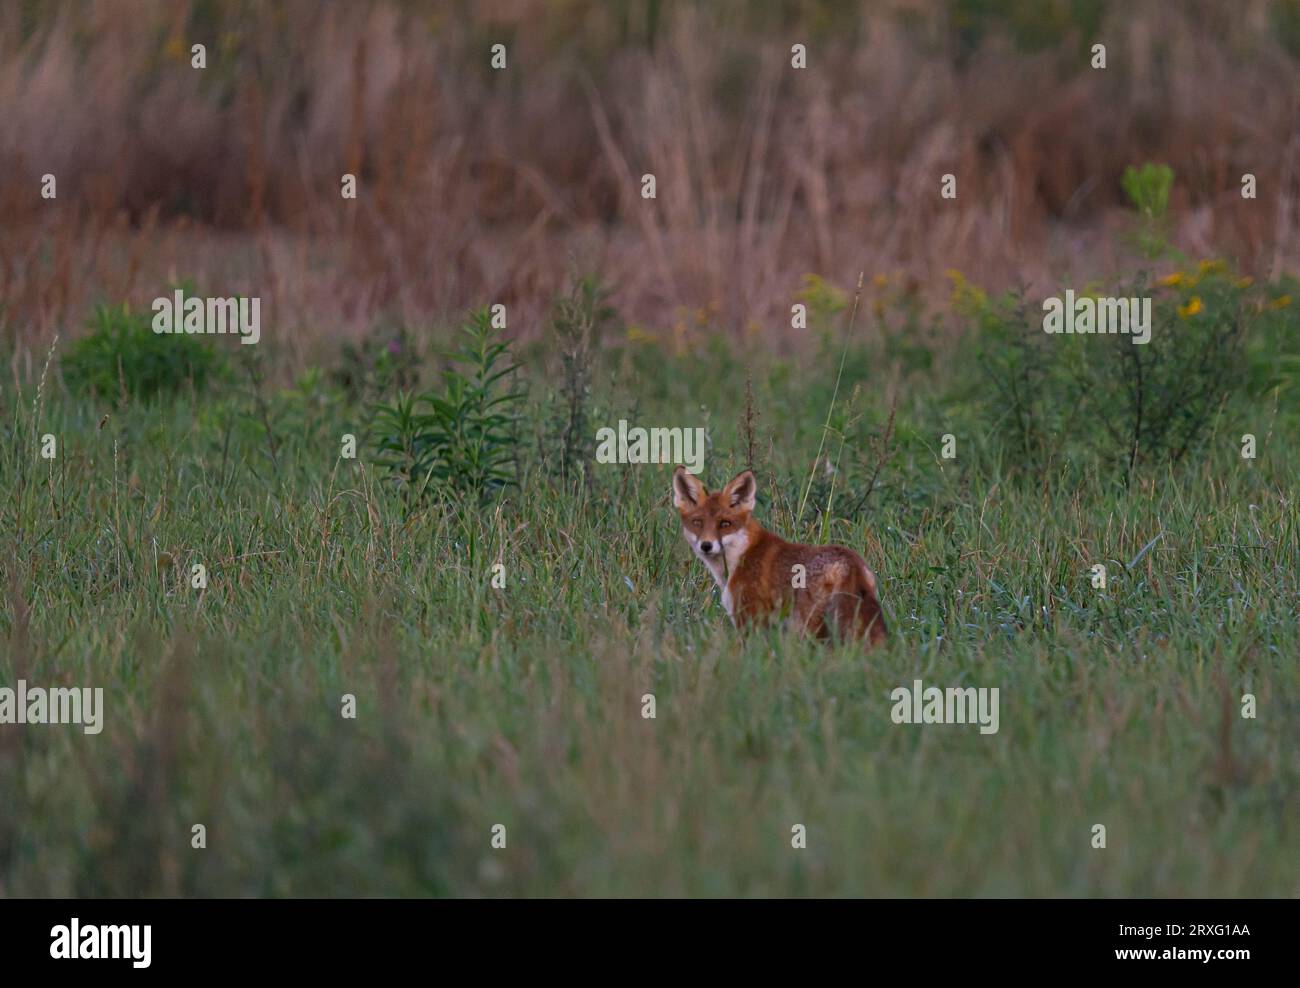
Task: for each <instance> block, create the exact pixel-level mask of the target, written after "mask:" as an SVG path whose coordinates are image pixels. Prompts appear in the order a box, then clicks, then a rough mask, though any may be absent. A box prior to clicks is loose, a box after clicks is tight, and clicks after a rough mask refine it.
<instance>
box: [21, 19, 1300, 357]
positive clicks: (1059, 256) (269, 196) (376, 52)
mask: <svg viewBox="0 0 1300 988" xmlns="http://www.w3.org/2000/svg"><path fill="white" fill-rule="evenodd" d="M195 43H202V44H204V45H205V46H206V49H207V59H208V61H207V67H206V68H205V69H203V70H197V69H194V68H192V67H191V62H190V59H191V55H190V49H191V46H192V45H193V44H195ZM496 43H502V44H505V45H507V47H508V68H507V69H506V70H504V71H493V70H492V69H491V68H490V67H489V48H490V46H491V45H493V44H496ZM795 43H801V44H805V45H807V46H808V58H809V67H808V68H807V69H806V70H802V71H799V70H794V69H792V68H791V66H790V47H791V45H792V44H795ZM1094 43H1104V44H1105V45H1106V49H1107V65H1106V68H1105V69H1104V70H1097V69H1093V68H1092V67H1091V64H1090V59H1091V55H1090V48H1091V46H1092V44H1094ZM1298 93H1300V0H1243V2H1240V3H1232V4H1224V3H1221V2H1216V0H1187V2H1180V3H1170V2H1162V0H1133V2H1125V3H1114V2H1107V0H875V2H863V3H831V2H822V0H784V2H721V3H693V2H674V0H618V2H611V3H605V2H595V0H545V2H543V0H511V2H504V0H503V2H484V3H469V2H464V3H417V2H398V0H392V2H387V0H381V2H374V3H356V4H335V5H326V6H322V5H320V4H318V3H315V2H311V0H303V2H273V3H252V2H241V0H179V2H175V3H135V2H125V0H123V2H117V0H107V2H101V3H96V4H84V3H79V2H60V0H50V2H42V3H29V2H22V3H15V4H8V5H5V7H4V9H3V10H0V106H3V107H4V111H5V127H4V128H3V131H2V132H0V173H2V174H3V175H4V176H5V180H4V181H3V182H2V183H0V214H2V215H3V216H4V224H3V229H2V230H0V297H3V299H4V308H3V312H0V340H2V341H4V342H6V343H8V344H9V345H11V346H14V345H19V346H20V349H22V350H23V351H24V358H23V359H24V361H25V362H26V366H27V368H28V369H29V370H30V367H31V364H32V363H33V362H35V361H39V359H40V354H39V353H37V354H36V356H35V357H32V356H30V355H29V354H28V353H27V350H28V348H27V346H26V345H27V344H32V347H31V350H32V351H33V352H35V351H39V350H40V349H41V347H42V346H43V345H44V344H47V343H48V341H49V340H50V339H51V338H52V336H53V334H54V333H55V332H56V331H59V330H60V329H62V330H63V331H64V332H65V333H68V332H75V331H76V330H75V327H79V326H81V325H84V323H85V320H86V318H87V317H88V316H89V315H90V313H91V311H92V309H93V307H94V305H96V304H98V303H100V302H105V301H107V302H110V303H114V304H116V303H121V302H124V301H125V302H131V303H133V304H134V305H136V306H137V307H143V306H146V305H147V304H148V302H149V300H150V299H152V298H153V297H154V296H155V295H156V294H157V293H158V291H159V285H160V284H163V283H167V282H170V281H175V280H178V279H181V278H185V279H192V280H193V281H194V282H195V283H196V284H197V285H198V286H199V288H200V289H201V290H211V291H213V292H217V293H220V294H229V293H234V292H238V293H241V294H250V295H252V294H256V295H258V296H260V297H262V298H263V299H264V300H265V304H266V306H267V308H264V310H263V311H264V313H265V314H266V315H267V317H268V321H271V322H273V324H274V326H275V327H276V330H275V331H274V332H273V333H272V337H271V340H270V341H269V342H270V345H272V346H274V347H277V348H278V354H279V356H280V357H281V358H282V361H281V362H278V363H277V367H276V372H277V373H285V374H291V373H293V372H296V371H298V370H301V369H302V368H303V367H304V366H306V365H307V364H309V363H310V362H312V359H313V358H312V355H311V353H310V351H311V350H312V349H313V347H314V346H315V345H316V344H317V343H318V342H320V341H322V340H326V341H329V345H330V346H331V347H332V346H334V345H335V344H337V343H338V342H339V341H344V340H351V341H352V342H354V343H357V344H359V343H360V341H361V340H362V339H363V338H364V336H365V335H366V334H367V333H369V332H371V331H373V330H375V328H376V327H378V326H380V325H384V324H387V325H390V326H391V325H406V326H412V325H418V324H439V325H442V326H448V327H450V326H453V325H455V323H456V321H457V320H458V319H459V318H460V316H461V315H462V314H463V313H464V312H465V311H467V310H469V309H472V308H476V307H478V306H481V305H485V304H489V303H490V302H501V303H505V304H507V305H508V306H509V308H510V311H511V315H512V326H511V335H514V336H519V335H524V336H528V335H535V334H537V333H539V332H540V330H541V326H542V322H543V317H544V315H545V314H546V312H547V311H548V310H549V307H550V304H551V302H552V300H553V299H554V298H555V297H557V296H558V295H561V294H564V293H565V292H566V291H567V290H568V289H567V286H568V285H569V284H570V283H571V281H572V275H573V272H574V270H577V271H579V272H581V273H583V274H593V275H595V276H597V277H599V278H600V279H601V280H602V281H603V283H604V284H605V285H607V286H608V288H609V291H610V293H611V301H612V302H613V304H615V305H616V306H617V307H618V308H619V310H620V311H621V312H622V313H623V314H624V316H625V317H626V318H627V320H628V321H629V322H630V323H632V324H634V325H636V326H639V327H640V328H642V329H643V330H645V331H647V332H649V333H650V334H652V335H659V336H661V338H664V339H668V340H671V341H673V342H674V343H676V344H678V345H681V344H685V343H689V342H692V341H693V340H695V339H697V338H698V337H699V336H701V335H702V334H703V333H706V332H723V333H725V334H727V335H728V336H729V337H730V338H732V339H742V338H743V339H747V340H753V339H755V338H761V339H762V340H764V341H765V342H768V343H770V344H771V345H773V346H774V347H776V348H778V349H786V350H788V349H789V348H790V347H797V346H799V345H800V343H799V339H798V337H797V335H796V334H795V333H793V332H792V331H791V329H790V322H789V306H790V304H791V303H792V301H793V299H794V297H795V296H796V294H797V293H798V292H799V290H800V288H801V286H802V284H803V280H804V278H805V277H806V276H807V275H809V274H813V275H816V276H818V277H819V278H821V279H824V280H825V281H826V282H827V283H829V284H830V285H832V286H835V287H837V288H838V289H839V290H840V291H848V290H850V289H851V288H852V286H853V284H854V282H855V281H856V276H857V273H858V272H859V271H866V273H867V276H868V278H871V277H873V276H876V275H887V276H892V277H895V278H897V279H898V280H899V281H900V282H901V283H904V284H906V285H907V286H908V287H909V291H911V292H914V293H915V294H916V295H917V296H918V299H919V300H920V301H922V302H923V303H925V304H927V305H933V304H935V303H942V302H943V301H944V300H945V298H946V292H947V281H946V277H945V272H946V271H948V270H950V269H956V270H959V271H961V272H962V273H963V274H964V275H965V276H966V277H967V278H968V279H969V280H970V281H972V282H973V283H975V284H978V285H981V286H982V287H984V288H986V289H988V290H992V291H1001V290H1004V289H1008V288H1014V287H1023V288H1025V289H1027V290H1029V291H1031V292H1038V293H1050V292H1052V291H1054V290H1055V288H1056V286H1058V285H1059V284H1061V283H1063V282H1064V281H1067V280H1075V281H1078V280H1087V279H1092V278H1096V277H1108V276H1111V275H1114V274H1116V273H1118V272H1120V271H1122V270H1124V268H1125V264H1126V259H1125V257H1124V256H1123V255H1122V254H1120V253H1118V252H1117V250H1116V238H1115V236H1114V234H1115V231H1116V228H1117V225H1122V224H1123V222H1124V220H1123V218H1122V215H1121V214H1122V211H1123V210H1124V208H1125V206H1126V198H1125V195H1124V192H1123V187H1122V176H1123V172H1124V169H1125V168H1126V167H1128V166H1130V165H1133V164H1140V163H1142V162H1145V161H1156V162H1161V163H1163V164H1166V165H1168V166H1170V167H1172V169H1173V170H1174V172H1175V173H1176V174H1177V176H1178V182H1177V183H1176V185H1175V186H1174V188H1173V190H1172V196H1171V200H1170V204H1169V219H1168V223H1169V231H1168V234H1169V238H1170V240H1171V242H1172V243H1173V245H1175V246H1176V247H1178V248H1180V249H1182V250H1184V251H1186V252H1187V253H1188V254H1189V255H1192V256H1196V257H1200V258H1225V259H1227V260H1229V261H1230V262H1232V264H1233V266H1234V268H1237V269H1239V270H1240V271H1241V272H1242V273H1243V274H1244V275H1250V276H1255V277H1260V278H1271V277H1277V276H1279V275H1281V274H1282V273H1283V272H1285V271H1287V270H1294V262H1295V260H1296V257H1295V255H1296V250H1297V241H1296V237H1295V231H1296V222H1297V218H1298V210H1300V205H1298V204H1300V170H1298V169H1300V137H1298V136H1297V130H1296V123H1295V122H1296V120H1297V119H1300V112H1297V111H1298V110H1300V107H1298V106H1297V102H1298V101H1300V96H1298V95H1297V94H1298ZM647 172H652V173H654V174H655V175H656V177H657V180H658V198H657V199H656V200H655V201H653V202H648V201H645V200H642V199H641V198H640V196H639V190H640V177H641V175H642V174H643V173H647ZM344 173H351V174H355V175H356V176H358V178H359V196H358V199H357V200H355V201H348V200H343V199H342V198H341V197H340V195H339V190H340V177H341V176H342V175H343V174H344ZM945 173H951V174H953V175H955V176H956V177H957V183H958V186H957V189H958V197H957V199H956V200H943V199H940V197H939V195H938V189H939V183H940V179H941V176H942V175H944V174H945ZM1244 173H1251V174H1254V175H1255V176H1256V178H1257V182H1258V198H1257V199H1255V200H1243V199H1242V197H1241V194H1240V183H1241V176H1242V175H1243V174H1244ZM44 174H53V175H55V176H56V178H57V181H58V199H57V200H56V201H54V202H49V201H45V200H42V199H41V198H40V195H39V189H40V178H41V176H42V175H44ZM699 312H707V313H708V314H709V320H708V322H707V325H702V324H701V322H700V321H699V320H697V319H695V318H694V315H695V314H696V313H699Z"/></svg>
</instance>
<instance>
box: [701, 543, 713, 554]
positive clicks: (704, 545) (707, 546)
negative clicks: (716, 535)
mask: <svg viewBox="0 0 1300 988" xmlns="http://www.w3.org/2000/svg"><path fill="white" fill-rule="evenodd" d="M700 548H701V549H703V550H704V551H705V552H712V551H713V543H712V542H701V543H700Z"/></svg>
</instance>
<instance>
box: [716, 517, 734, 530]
mask: <svg viewBox="0 0 1300 988" xmlns="http://www.w3.org/2000/svg"><path fill="white" fill-rule="evenodd" d="M718 527H719V528H730V527H731V522H729V521H727V519H725V518H723V519H722V521H720V522H718Z"/></svg>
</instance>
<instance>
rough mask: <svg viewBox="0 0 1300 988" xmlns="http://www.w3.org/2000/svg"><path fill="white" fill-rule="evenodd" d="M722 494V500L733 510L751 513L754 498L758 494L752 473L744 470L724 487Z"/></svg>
mask: <svg viewBox="0 0 1300 988" xmlns="http://www.w3.org/2000/svg"><path fill="white" fill-rule="evenodd" d="M722 493H723V497H724V500H725V501H726V502H727V504H729V505H731V506H732V507H733V508H743V509H744V510H745V511H753V510H754V497H755V496H756V495H757V494H758V481H756V480H755V479H754V472H753V471H752V470H746V471H745V472H744V473H742V474H740V475H739V476H738V477H736V479H735V480H733V481H732V482H731V483H729V484H728V485H727V486H726V487H724V488H723V489H722Z"/></svg>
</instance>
